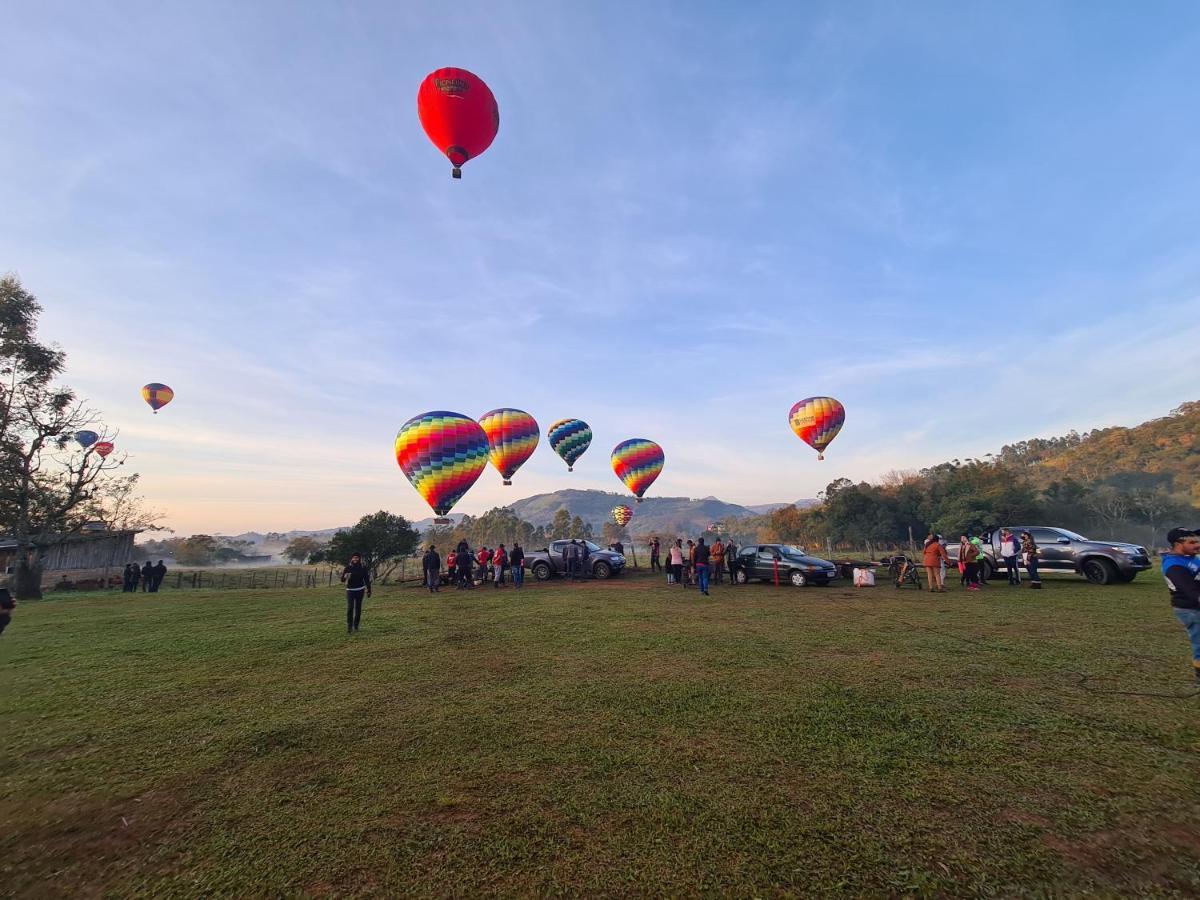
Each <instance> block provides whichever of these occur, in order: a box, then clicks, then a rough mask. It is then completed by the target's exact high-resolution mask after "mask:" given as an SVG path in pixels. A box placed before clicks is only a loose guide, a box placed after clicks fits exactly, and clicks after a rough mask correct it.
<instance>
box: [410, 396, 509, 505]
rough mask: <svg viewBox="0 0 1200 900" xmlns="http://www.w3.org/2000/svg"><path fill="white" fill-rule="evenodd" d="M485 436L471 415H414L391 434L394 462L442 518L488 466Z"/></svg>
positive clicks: (450, 413)
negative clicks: (397, 430) (393, 442)
mask: <svg viewBox="0 0 1200 900" xmlns="http://www.w3.org/2000/svg"><path fill="white" fill-rule="evenodd" d="M487 456H488V441H487V435H486V434H484V433H483V429H482V428H480V427H479V423H478V422H476V421H475V420H474V419H472V418H470V417H468V416H464V415H463V414H462V413H456V412H445V411H437V412H427V413H421V415H419V416H413V417H412V418H411V419H409V420H408V421H407V422H405V423H404V424H403V425H401V426H400V431H399V432H398V433H397V434H396V462H397V463H399V464H400V468H401V470H402V471H403V472H404V474H405V475H406V476H408V480H409V481H410V482H411V483H412V486H413V487H414V488H416V489H417V493H418V494H420V495H421V496H422V497H423V498H424V499H425V502H426V503H428V504H429V505H430V507H432V509H433V511H434V512H435V513H436V514H437V516H438V517H437V518H436V519H434V520H433V521H434V523H435V524H437V525H448V524H449V523H450V520H449V519H447V518H444V517H445V515H446V513H448V512H450V510H451V509H452V508H453V507H454V504H455V503H457V502H458V501H459V500H460V499H462V496H463V494H465V493H466V492H467V491H468V490H470V489H471V485H473V484H474V483H475V482H476V481H477V480H478V479H479V476H480V475H481V474H482V473H483V470H484V469H485V468H486V467H487Z"/></svg>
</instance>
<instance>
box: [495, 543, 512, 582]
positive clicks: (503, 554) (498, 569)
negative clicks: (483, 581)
mask: <svg viewBox="0 0 1200 900" xmlns="http://www.w3.org/2000/svg"><path fill="white" fill-rule="evenodd" d="M507 566H508V552H507V551H506V550H505V549H504V545H503V544H501V545H500V546H499V547H497V548H496V550H495V552H494V553H492V587H494V588H498V587H500V585H502V584H504V570H505V568H507Z"/></svg>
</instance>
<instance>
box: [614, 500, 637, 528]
mask: <svg viewBox="0 0 1200 900" xmlns="http://www.w3.org/2000/svg"><path fill="white" fill-rule="evenodd" d="M612 517H613V521H614V522H616V523H617V524H618V525H620V526H621V527H622V528H624V527H625V526H626V525H627V524H629V520H630V519H632V518H633V510H632V509H630V508H629V507H628V506H625V505H624V504H621V505H620V506H614V507H613V511H612Z"/></svg>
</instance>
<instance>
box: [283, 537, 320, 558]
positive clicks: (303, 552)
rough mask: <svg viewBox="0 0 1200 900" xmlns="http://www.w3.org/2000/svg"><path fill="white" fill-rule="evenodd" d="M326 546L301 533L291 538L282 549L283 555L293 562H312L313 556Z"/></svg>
mask: <svg viewBox="0 0 1200 900" xmlns="http://www.w3.org/2000/svg"><path fill="white" fill-rule="evenodd" d="M327 546H328V544H326V543H323V542H321V541H318V540H317V539H316V538H314V537H311V536H309V535H303V536H301V537H298V538H295V539H294V540H292V542H291V543H289V544H288V545H287V547H286V548H285V549H284V551H283V555H284V556H286V557H287V558H288V559H290V560H291V561H292V562H294V563H304V562H312V561H313V556H315V555H316V554H318V553H319V552H320V551H322V550H324V549H325V548H326V547H327Z"/></svg>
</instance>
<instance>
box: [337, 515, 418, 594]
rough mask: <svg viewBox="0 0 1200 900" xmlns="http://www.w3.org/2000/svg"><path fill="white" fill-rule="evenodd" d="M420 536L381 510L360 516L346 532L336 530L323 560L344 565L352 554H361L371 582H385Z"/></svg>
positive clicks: (408, 525)
mask: <svg viewBox="0 0 1200 900" xmlns="http://www.w3.org/2000/svg"><path fill="white" fill-rule="evenodd" d="M419 537H420V535H419V534H418V533H417V530H416V529H415V528H413V527H412V525H410V524H409V523H408V520H407V519H406V518H404V516H397V515H393V514H392V513H389V512H384V511H383V510H380V511H379V512H377V513H374V514H372V515H369V516H363V517H362V518H361V519H359V520H358V523H357V524H356V525H355V526H354V527H353V528H351V529H350V530H349V531H339V532H338V533H337V534H335V535H334V536H333V539H332V540H331V541H330V542H329V548H328V550H327V551H326V559H327V560H328V561H329V562H331V563H333V564H335V565H342V566H344V565H347V564H348V563H349V562H350V557H351V556H353V555H354V554H355V553H360V554H362V559H363V565H365V566H366V567H367V568H368V569H370V571H371V577H372V579H373V580H381V581H382V580H386V579H387V577H388V576H389V575H390V574H391V573H392V572H393V571H394V570H395V568H396V566H398V565H399V564H400V560H401V559H402V558H403V557H406V556H411V555H412V553H413V551H414V550H415V549H416V548H417V540H418V538H419Z"/></svg>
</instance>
